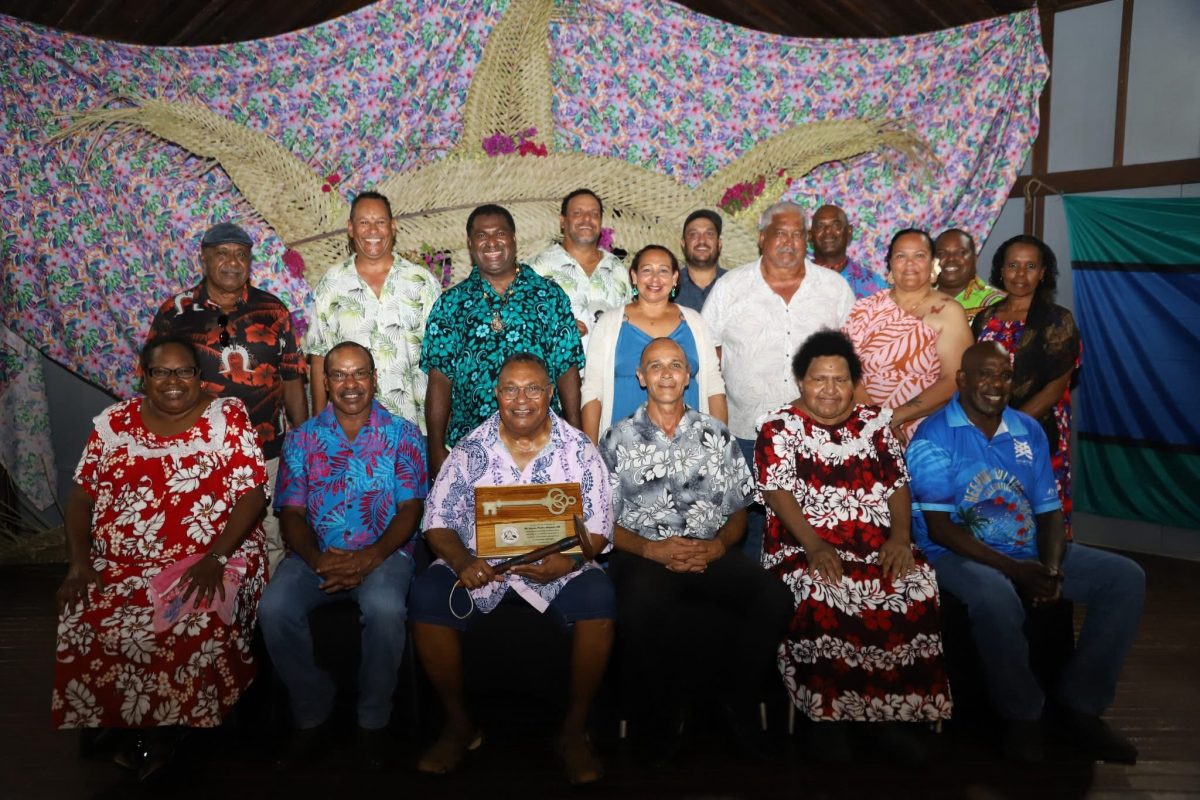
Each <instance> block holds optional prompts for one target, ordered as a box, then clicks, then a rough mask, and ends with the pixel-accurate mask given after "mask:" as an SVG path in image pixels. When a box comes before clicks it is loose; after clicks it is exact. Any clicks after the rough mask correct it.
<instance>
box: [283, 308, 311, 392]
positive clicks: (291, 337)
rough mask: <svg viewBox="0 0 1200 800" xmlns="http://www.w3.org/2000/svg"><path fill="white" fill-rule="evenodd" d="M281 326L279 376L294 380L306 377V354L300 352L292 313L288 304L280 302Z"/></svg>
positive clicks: (286, 379)
mask: <svg viewBox="0 0 1200 800" xmlns="http://www.w3.org/2000/svg"><path fill="white" fill-rule="evenodd" d="M279 314H280V320H279V326H278V330H277V331H276V336H277V341H278V342H279V376H280V377H281V378H282V379H283V380H285V381H294V380H298V379H300V378H303V377H304V373H305V372H306V371H307V370H305V367H304V354H303V353H302V352H300V344H299V342H297V341H296V329H295V327H294V326H293V325H292V314H291V312H290V311H288V308H287V306H285V305H283V304H280V307H279Z"/></svg>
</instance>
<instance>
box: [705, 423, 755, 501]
mask: <svg viewBox="0 0 1200 800" xmlns="http://www.w3.org/2000/svg"><path fill="white" fill-rule="evenodd" d="M712 435H713V437H714V438H718V437H719V438H720V439H722V440H723V441H724V450H725V452H724V454H723V459H722V460H723V461H724V464H725V469H724V472H725V476H726V478H725V491H724V493H723V494H722V496H721V513H722V514H723V515H725V516H729V515H730V514H732V513H734V512H735V511H737V510H738V509H741V508H745V507H746V504H747V503H749V502H750V501H751V500H752V499H753V498H754V488H755V481H754V476H753V475H751V474H750V467H749V465H748V464H746V459H745V457H743V456H742V448H741V447H739V446H738V443H737V440H736V439H734V437H733V434H732V433H730V432H729V431H728V430H717V431H714V432H713V434H712ZM755 449H756V450H757V446H756V448H755Z"/></svg>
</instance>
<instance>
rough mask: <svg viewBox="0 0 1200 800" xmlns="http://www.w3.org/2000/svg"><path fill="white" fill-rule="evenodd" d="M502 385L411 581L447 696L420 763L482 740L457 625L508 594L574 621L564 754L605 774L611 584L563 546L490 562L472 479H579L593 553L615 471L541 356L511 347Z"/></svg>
mask: <svg viewBox="0 0 1200 800" xmlns="http://www.w3.org/2000/svg"><path fill="white" fill-rule="evenodd" d="M495 391H496V401H497V403H498V405H499V408H500V410H499V411H498V412H497V413H496V414H493V415H492V416H491V417H489V418H488V419H487V420H486V421H485V422H484V423H483V424H482V425H480V426H479V427H478V428H476V429H475V430H473V431H471V432H470V433H469V434H467V435H466V436H465V437H463V438H462V439H460V440H459V442H458V444H456V445H455V446H454V449H453V450H451V451H450V455H449V456H448V457H447V458H446V461H445V463H444V464H443V465H442V469H441V471H440V472H438V476H437V480H436V481H435V482H434V485H433V489H432V490H431V492H430V494H429V501H428V503H427V505H426V511H425V520H424V523H423V525H422V527H423V529H424V531H425V538H426V541H428V543H429V547H430V549H431V550H432V551H433V552H434V554H435V555H437V556H438V560H437V561H436V562H435V563H434V564H433V565H432V566H430V567H429V569H427V570H425V571H424V572H423V573H422V574H421V575H420V576H418V577H417V579H416V581H414V582H413V590H412V598H411V605H412V615H411V616H412V620H413V641H414V643H415V644H416V646H417V655H418V656H420V658H421V665H422V666H423V667H424V668H425V674H426V675H428V676H429V679H430V681H431V682H432V683H433V686H434V688H435V689H436V690H437V693H438V696H439V697H440V699H441V701H442V707H443V710H444V712H445V717H444V719H445V725H444V727H443V729H442V733H441V736H440V737H439V738H438V740H437V741H436V742H435V743H434V744H433V746H432V747H430V748H429V749H428V750H426V751H425V753H424V754H422V755H421V758H420V759H419V760H418V762H417V769H418V770H420V771H421V772H427V773H438V774H440V773H446V772H450V771H451V770H453V769H454V768H455V767H457V766H458V764H459V762H460V761H461V760H462V758H463V755H464V754H465V753H466V751H467V750H473V749H475V748H476V747H478V746H479V744H480V743H481V742H482V735H481V734H480V732H479V729H478V728H477V727H476V725H475V722H474V721H473V720H472V719H471V716H470V714H469V713H468V711H467V708H466V704H465V701H464V697H463V657H462V644H461V640H460V635H461V633H462V631H464V630H466V629H467V628H468V627H469V626H470V625H471V624H472V623H474V622H475V621H477V620H478V619H479V617H480V616H481V615H482V614H487V613H489V612H491V611H493V610H494V609H495V608H496V606H498V605H499V604H500V601H501V600H503V599H504V598H505V597H506V596H507V597H509V598H513V599H516V598H520V600H518V602H520V601H524V602H526V603H529V605H531V606H533V607H534V608H536V609H537V610H538V611H541V612H543V613H544V612H550V613H551V614H552V615H553V616H554V617H555V618H556V619H557V620H558V621H559V622H561V623H563V624H564V625H569V626H570V628H571V637H572V643H571V648H572V652H571V679H570V696H569V698H568V703H567V714H566V718H565V719H564V720H563V725H562V729H561V731H560V735H559V739H558V753H559V755H560V756H561V758H562V760H563V765H564V767H565V770H566V775H567V778H568V780H570V781H571V783H576V784H580V783H590V782H592V781H596V780H599V779H600V778H601V777H602V776H603V774H604V771H603V768H602V767H601V764H600V760H599V759H598V758H597V757H596V754H595V752H594V751H593V750H592V746H591V742H590V741H589V740H588V736H587V733H586V724H587V717H588V711H589V709H590V707H591V702H592V698H593V697H594V696H595V693H596V690H597V689H598V688H599V686H600V681H601V680H602V679H603V677H604V670H605V667H606V666H607V664H608V655H609V651H610V650H611V649H612V640H613V617H614V616H615V607H616V603H615V599H614V596H613V588H612V584H611V583H609V580H608V577H607V576H606V575H605V574H604V571H603V570H601V569H599V568H598V567H597V566H596V565H595V564H594V563H590V562H589V563H582V562H581V560H580V559H579V558H578V557H571V556H567V555H564V554H562V553H556V554H554V555H550V556H546V557H545V558H544V559H542V560H541V561H539V562H537V563H535V564H530V565H528V566H524V567H515V568H513V569H512V570H511V571H509V572H505V573H501V574H497V573H496V572H494V571H493V569H492V568H493V567H494V566H495V565H496V564H497V563H498V562H499V561H501V560H503V559H490V560H488V559H484V558H480V557H478V556H477V555H476V539H475V487H476V486H479V485H484V486H510V485H525V484H539V483H578V484H579V485H580V493H581V496H582V500H583V508H582V512H583V513H582V517H583V521H584V524H585V525H586V526H587V529H588V531H589V532H590V533H591V537H592V540H593V546H594V547H595V548H596V552H603V551H606V550H608V549H609V548H610V547H611V541H612V526H613V508H612V495H611V492H610V489H609V484H608V470H607V469H606V468H605V466H604V462H603V461H602V460H601V459H600V454H599V453H598V452H596V448H595V447H594V446H593V445H592V443H591V441H589V440H588V438H587V437H586V436H584V434H583V433H581V432H580V431H578V430H576V429H575V428H573V427H571V426H570V425H568V424H567V423H566V422H565V421H564V420H563V419H562V418H561V417H559V416H557V415H556V414H554V413H553V412H551V410H550V401H551V398H552V396H553V393H554V382H553V381H551V380H550V372H549V370H548V369H547V367H546V364H545V362H543V361H542V360H541V359H540V358H538V357H537V356H535V355H532V354H530V353H514V354H513V355H510V356H509V357H508V358H506V359H505V360H504V363H503V364H502V365H501V367H500V374H499V378H498V379H497V385H496V390H495ZM460 585H461V589H462V590H465V592H464V591H462V590H460V588H459V587H460Z"/></svg>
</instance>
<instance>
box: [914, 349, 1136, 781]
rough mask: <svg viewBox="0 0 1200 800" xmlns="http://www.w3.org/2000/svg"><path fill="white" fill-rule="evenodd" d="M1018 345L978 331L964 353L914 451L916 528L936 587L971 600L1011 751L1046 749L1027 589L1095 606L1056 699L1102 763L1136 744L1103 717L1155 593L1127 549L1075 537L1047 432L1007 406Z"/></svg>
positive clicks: (1024, 754) (1037, 595)
mask: <svg viewBox="0 0 1200 800" xmlns="http://www.w3.org/2000/svg"><path fill="white" fill-rule="evenodd" d="M1012 376H1013V371H1012V366H1011V361H1010V359H1009V356H1008V353H1007V352H1006V351H1005V350H1004V349H1003V348H1002V347H1000V346H999V345H997V344H996V343H995V342H981V343H979V344H976V345H974V346H972V347H970V348H968V349H967V351H966V352H965V353H964V354H963V359H962V367H961V369H959V371H958V375H957V382H958V393H957V394H955V396H954V397H953V398H952V399H951V400H950V403H949V404H948V405H947V406H946V407H945V408H943V409H942V410H941V411H939V412H937V413H936V414H933V415H932V416H930V417H929V418H928V419H927V420H926V421H925V422H924V423H923V424H922V425H921V427H920V428H919V429H918V430H917V433H916V435H915V436H914V437H913V441H912V444H911V445H909V448H908V452H907V454H906V456H907V460H908V469H909V473H910V475H911V478H912V494H913V505H914V509H919V510H920V511H921V513H920V514H914V515H913V538H914V540H915V541H916V542H917V543H918V544H919V545H920V546H921V548H922V549H923V550H924V551H925V554H926V556H928V558H929V561H930V563H932V564H933V567H934V569H935V570H936V571H937V578H938V585H939V586H940V587H941V588H942V589H943V590H944V591H948V592H950V593H951V594H954V595H956V596H957V597H959V598H960V599H961V600H962V601H963V602H964V603H965V604H966V606H967V611H968V614H969V616H970V619H971V629H972V635H973V638H974V640H975V646H976V647H977V648H978V649H979V653H980V656H981V659H982V661H983V666H984V674H985V676H986V678H987V682H988V690H989V693H990V694H991V696H992V700H993V703H994V704H995V706H996V708H997V710H998V711H999V712H1000V714H1001V716H1002V717H1004V718H1005V720H1006V721H1007V722H1008V723H1009V725H1008V729H1007V731H1006V732H1005V736H1004V749H1005V752H1006V754H1007V755H1009V756H1010V757H1012V758H1014V759H1016V760H1019V761H1024V762H1037V761H1041V760H1042V758H1043V752H1042V738H1041V725H1040V719H1041V716H1042V706H1043V702H1044V699H1045V698H1044V697H1043V694H1042V690H1041V688H1040V687H1039V686H1038V683H1037V681H1036V680H1035V678H1034V676H1033V673H1032V671H1031V670H1030V667H1029V646H1028V643H1027V642H1026V640H1025V635H1024V633H1023V631H1022V626H1023V623H1024V619H1025V607H1024V605H1023V603H1022V598H1023V597H1024V598H1026V599H1028V600H1031V601H1032V602H1033V603H1034V604H1035V605H1036V604H1040V603H1050V602H1055V601H1057V600H1058V599H1059V598H1060V597H1063V598H1066V599H1068V600H1070V601H1072V602H1075V603H1082V604H1084V605H1086V606H1087V610H1088V614H1087V619H1086V621H1085V622H1084V625H1083V629H1082V631H1081V632H1080V634H1079V641H1078V643H1077V645H1076V648H1075V654H1074V655H1073V656H1072V658H1071V660H1070V662H1068V664H1067V666H1066V668H1065V670H1064V671H1063V675H1062V678H1061V680H1060V683H1059V686H1058V687H1057V689H1056V691H1055V695H1056V697H1055V700H1056V701H1057V702H1058V704H1059V706H1061V708H1060V710H1061V719H1062V722H1063V723H1064V724H1065V726H1066V727H1067V728H1068V730H1069V731H1070V734H1071V736H1072V738H1073V739H1074V741H1075V742H1076V744H1078V745H1079V746H1080V747H1081V748H1083V749H1084V750H1085V751H1086V752H1087V753H1088V754H1089V755H1091V756H1092V757H1094V758H1097V759H1100V760H1104V761H1119V762H1125V763H1133V762H1134V761H1136V759H1137V749H1136V748H1135V747H1134V746H1133V745H1132V744H1131V743H1130V742H1129V741H1128V740H1126V739H1125V738H1124V737H1122V736H1120V735H1118V734H1117V733H1115V732H1113V731H1112V730H1111V729H1110V728H1109V727H1108V725H1107V724H1105V722H1104V721H1103V720H1102V719H1101V718H1100V715H1101V714H1102V713H1103V712H1104V709H1105V708H1107V707H1108V705H1109V704H1110V703H1111V702H1112V699H1113V696H1114V695H1115V694H1116V687H1117V679H1118V677H1119V676H1120V672H1121V665H1122V664H1123V663H1124V661H1125V656H1126V654H1127V653H1128V652H1129V647H1130V645H1131V644H1132V643H1133V638H1134V635H1135V634H1136V633H1137V626H1138V619H1139V618H1140V616H1141V611H1142V602H1143V600H1144V598H1145V586H1146V578H1145V574H1144V573H1143V572H1142V569H1141V568H1140V567H1139V566H1138V565H1137V564H1135V563H1134V562H1132V561H1130V560H1129V559H1127V558H1124V557H1122V556H1118V555H1114V554H1112V553H1107V552H1104V551H1102V550H1094V549H1091V548H1088V547H1084V546H1083V545H1080V544H1074V543H1068V542H1067V541H1066V537H1065V533H1064V528H1063V516H1062V508H1061V505H1060V503H1059V500H1058V493H1057V491H1056V490H1055V487H1054V476H1053V474H1052V472H1051V469H1050V450H1049V447H1048V446H1047V443H1046V435H1045V433H1043V432H1042V429H1041V427H1040V426H1039V425H1038V424H1037V422H1036V421H1035V420H1034V419H1032V418H1031V417H1029V416H1027V415H1025V414H1022V413H1021V412H1019V411H1017V410H1015V409H1012V408H1009V407H1008V399H1009V395H1010V394H1011V392H1012Z"/></svg>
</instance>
